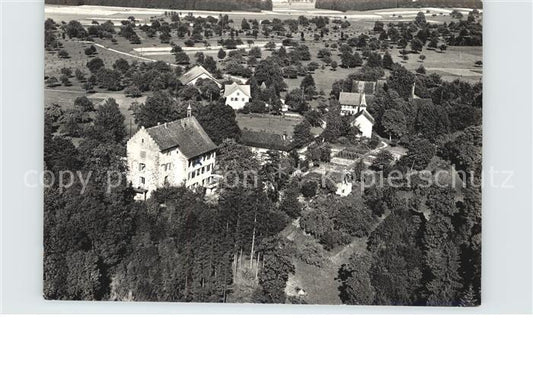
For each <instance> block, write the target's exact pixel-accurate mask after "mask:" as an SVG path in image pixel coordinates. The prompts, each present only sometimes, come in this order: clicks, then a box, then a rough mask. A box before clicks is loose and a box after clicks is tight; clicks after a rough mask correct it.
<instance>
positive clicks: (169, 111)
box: [135, 91, 179, 128]
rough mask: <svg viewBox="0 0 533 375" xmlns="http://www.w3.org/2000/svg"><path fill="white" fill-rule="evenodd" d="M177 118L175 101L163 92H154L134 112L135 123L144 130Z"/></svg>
mask: <svg viewBox="0 0 533 375" xmlns="http://www.w3.org/2000/svg"><path fill="white" fill-rule="evenodd" d="M178 118H179V112H178V106H177V103H176V101H175V100H174V99H173V98H172V97H171V96H170V95H169V94H168V93H166V92H164V91H156V92H154V93H153V95H152V96H149V97H148V98H147V99H146V101H145V102H144V104H141V105H140V106H139V109H138V110H137V111H136V112H135V122H136V123H137V124H139V125H142V126H144V127H145V128H150V127H152V126H155V125H157V124H158V123H165V122H169V121H174V120H176V119H178Z"/></svg>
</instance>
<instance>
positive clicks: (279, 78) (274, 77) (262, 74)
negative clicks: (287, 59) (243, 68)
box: [254, 58, 287, 96]
mask: <svg viewBox="0 0 533 375" xmlns="http://www.w3.org/2000/svg"><path fill="white" fill-rule="evenodd" d="M254 77H255V79H256V80H257V83H258V84H259V85H261V84H262V83H263V82H264V83H265V85H266V86H267V87H273V88H274V90H275V92H276V95H278V96H279V93H280V92H281V91H283V90H285V88H286V87H287V85H286V83H285V81H284V79H283V73H282V71H281V68H280V66H279V65H278V64H277V63H275V62H274V61H273V60H272V59H271V58H269V59H266V60H261V62H260V63H259V65H258V66H257V67H256V68H255V73H254Z"/></svg>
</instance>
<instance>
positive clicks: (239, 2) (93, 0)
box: [45, 0, 272, 11]
mask: <svg viewBox="0 0 533 375" xmlns="http://www.w3.org/2000/svg"><path fill="white" fill-rule="evenodd" d="M45 3H46V4H54V5H101V6H119V7H132V8H167V9H184V10H213V11H230V10H257V11H259V10H272V1H271V0H208V1H206V0H46V1H45Z"/></svg>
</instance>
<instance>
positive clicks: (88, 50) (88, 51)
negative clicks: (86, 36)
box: [83, 45, 97, 56]
mask: <svg viewBox="0 0 533 375" xmlns="http://www.w3.org/2000/svg"><path fill="white" fill-rule="evenodd" d="M83 52H84V53H85V54H86V55H87V56H93V55H96V53H97V51H96V47H95V46H94V45H91V46H90V47H87V48H85V50H84V51H83Z"/></svg>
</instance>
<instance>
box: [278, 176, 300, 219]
mask: <svg viewBox="0 0 533 375" xmlns="http://www.w3.org/2000/svg"><path fill="white" fill-rule="evenodd" d="M299 195H300V189H299V187H298V184H296V183H291V184H290V185H289V186H288V188H287V189H285V191H284V193H283V198H282V199H281V202H280V208H281V210H282V211H283V212H285V213H286V214H287V215H289V217H291V218H293V219H297V218H298V217H300V214H301V212H302V206H301V204H300V202H299V201H298V196H299Z"/></svg>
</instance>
